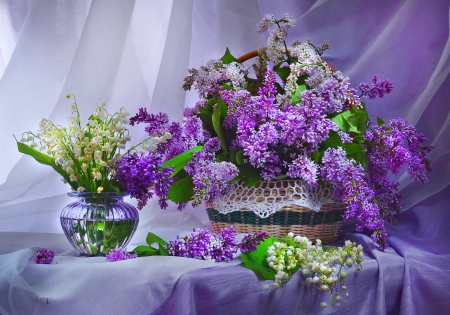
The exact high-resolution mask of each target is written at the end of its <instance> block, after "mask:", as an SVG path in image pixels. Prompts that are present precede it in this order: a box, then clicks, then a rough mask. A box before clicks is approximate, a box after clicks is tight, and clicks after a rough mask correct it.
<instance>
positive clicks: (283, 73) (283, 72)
mask: <svg viewBox="0 0 450 315" xmlns="http://www.w3.org/2000/svg"><path fill="white" fill-rule="evenodd" d="M274 71H275V72H276V73H277V74H278V76H279V77H280V78H281V80H283V82H286V79H287V78H288V76H289V75H290V74H291V68H289V67H277V66H275V67H274Z"/></svg>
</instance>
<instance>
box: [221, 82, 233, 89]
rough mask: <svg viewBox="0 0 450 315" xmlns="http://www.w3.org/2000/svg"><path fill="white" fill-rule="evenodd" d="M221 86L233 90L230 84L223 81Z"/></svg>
mask: <svg viewBox="0 0 450 315" xmlns="http://www.w3.org/2000/svg"><path fill="white" fill-rule="evenodd" d="M222 86H223V87H224V88H225V90H227V91H231V90H234V88H233V87H232V86H231V85H229V84H226V83H225V82H222Z"/></svg>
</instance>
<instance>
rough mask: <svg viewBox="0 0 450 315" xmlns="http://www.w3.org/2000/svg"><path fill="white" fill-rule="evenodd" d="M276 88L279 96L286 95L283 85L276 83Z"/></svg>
mask: <svg viewBox="0 0 450 315" xmlns="http://www.w3.org/2000/svg"><path fill="white" fill-rule="evenodd" d="M275 88H276V89H277V93H278V94H284V92H285V91H284V89H283V87H282V86H281V84H280V83H278V82H275Z"/></svg>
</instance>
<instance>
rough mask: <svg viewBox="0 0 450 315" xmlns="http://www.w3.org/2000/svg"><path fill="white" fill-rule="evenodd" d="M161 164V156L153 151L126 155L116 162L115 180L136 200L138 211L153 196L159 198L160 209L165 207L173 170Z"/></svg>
mask: <svg viewBox="0 0 450 315" xmlns="http://www.w3.org/2000/svg"><path fill="white" fill-rule="evenodd" d="M162 163H163V162H162V158H161V156H160V155H158V154H157V153H156V152H154V151H148V152H147V154H144V153H140V154H138V153H131V154H126V155H124V156H122V158H121V159H120V160H119V161H118V162H117V165H116V179H117V180H118V181H119V182H121V183H122V184H123V185H124V186H125V191H127V192H129V193H130V195H131V197H133V198H135V199H137V200H138V209H142V208H143V207H144V206H145V205H146V204H147V201H148V200H149V199H150V198H152V197H153V195H154V194H155V195H156V196H158V197H159V204H160V206H161V208H164V209H165V208H166V207H167V193H168V190H169V187H170V186H171V185H172V183H173V181H174V179H173V178H169V177H170V175H171V174H172V172H173V168H172V167H163V166H162Z"/></svg>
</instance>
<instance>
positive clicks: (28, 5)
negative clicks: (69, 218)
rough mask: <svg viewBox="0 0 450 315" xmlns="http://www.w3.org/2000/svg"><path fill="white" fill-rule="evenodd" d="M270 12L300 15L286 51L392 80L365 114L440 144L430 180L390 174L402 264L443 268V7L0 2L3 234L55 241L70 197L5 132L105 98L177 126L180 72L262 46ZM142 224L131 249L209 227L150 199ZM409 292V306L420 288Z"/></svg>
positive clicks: (446, 149) (194, 212)
mask: <svg viewBox="0 0 450 315" xmlns="http://www.w3.org/2000/svg"><path fill="white" fill-rule="evenodd" d="M266 13H272V14H274V15H275V16H276V17H280V16H281V15H282V14H284V13H289V14H290V15H291V16H294V17H295V19H296V20H297V26H296V27H295V28H294V30H293V31H292V32H291V33H290V35H289V38H288V42H291V41H292V40H293V39H299V40H303V39H306V38H310V39H311V40H312V41H313V42H314V43H317V44H320V43H321V42H322V41H323V40H329V41H330V43H331V48H330V49H329V50H327V51H326V52H325V54H324V55H323V57H324V59H326V60H327V61H328V62H329V63H330V64H332V65H333V66H334V67H335V68H336V69H338V70H340V71H342V72H343V74H344V76H349V77H350V81H351V83H352V85H353V87H354V88H356V87H357V86H358V84H359V83H361V82H368V81H370V80H371V78H372V76H373V75H377V76H378V78H379V79H386V78H387V79H389V80H390V81H392V82H393V84H394V91H393V93H391V94H390V95H387V96H385V97H384V98H382V99H377V100H375V101H371V102H370V104H369V102H368V111H369V115H370V117H371V118H374V117H375V115H378V116H381V117H383V118H384V119H385V120H388V119H392V118H398V117H402V118H406V119H407V120H408V121H409V123H411V124H413V125H415V126H416V127H417V128H418V129H419V131H421V132H423V133H424V134H425V135H426V136H427V137H428V138H429V139H430V141H429V144H431V145H433V146H435V149H434V150H433V151H432V153H431V159H432V160H433V162H434V171H433V172H432V173H430V174H429V178H430V183H429V184H427V185H421V184H418V183H416V182H414V181H412V180H411V179H409V177H408V176H406V175H407V174H405V172H404V171H402V172H401V174H400V175H399V176H398V178H399V180H400V183H401V192H402V194H403V196H404V210H405V211H407V212H406V213H405V214H404V215H403V218H401V219H400V223H401V224H400V225H399V226H397V227H392V228H389V231H390V233H391V235H392V236H391V238H390V239H389V241H390V243H391V245H393V248H395V249H396V250H397V251H398V252H400V254H401V256H402V257H405V259H407V258H406V257H407V256H408V253H410V252H409V251H406V252H403V250H404V249H405V248H409V249H410V250H412V249H411V248H419V249H420V250H423V251H427V250H429V251H430V252H433V253H434V254H436V255H437V256H433V257H438V258H436V259H437V261H439V262H441V261H442V260H441V259H442V257H441V256H440V255H441V254H437V253H444V252H445V251H441V250H438V249H437V248H441V249H442V248H446V249H449V244H448V241H446V240H445V237H446V238H447V239H448V235H449V234H448V232H447V231H446V229H445V227H444V226H443V225H442V220H443V219H444V218H447V219H449V215H448V203H447V201H448V199H446V198H447V197H446V194H445V193H444V192H445V191H448V186H449V183H450V163H449V159H450V141H449V140H448V137H449V136H450V116H449V113H450V106H449V99H450V76H449V72H450V58H449V54H450V42H449V15H450V1H449V0H433V1H428V2H423V1H419V0H393V1H363V0H345V1H344V0H317V1H316V0H304V1H296V0H282V1H270V0H259V1H258V0H246V1H240V0H216V1H210V0H172V1H169V0H167V1H157V0H149V1H147V0H136V1H131V0H129V1H121V0H113V1H111V0H93V1H89V0H74V1H67V0H52V1H50V0H47V1H45V0H42V1H30V0H0V139H1V141H0V156H1V158H0V232H28V233H61V227H60V224H59V213H60V211H61V209H62V208H63V207H64V205H66V204H67V203H69V202H71V201H72V200H71V199H70V198H69V197H67V195H66V192H67V191H68V190H69V186H68V185H64V184H63V183H62V182H61V180H60V178H59V176H58V175H57V174H56V172H54V171H53V170H52V169H51V168H49V167H46V166H43V165H40V164H38V163H36V162H35V161H34V160H32V159H31V158H30V157H28V156H23V155H22V154H20V153H18V152H17V149H16V142H15V140H14V137H13V135H15V136H16V137H17V138H18V139H20V138H21V135H22V132H24V131H28V130H31V131H36V130H37V129H38V125H39V122H40V120H41V118H43V117H45V118H49V119H51V120H52V121H54V122H55V123H59V124H66V123H67V117H68V116H69V115H70V111H69V106H70V104H71V100H67V99H66V97H65V96H66V94H68V93H73V94H75V95H76V97H77V101H78V106H79V109H80V112H81V116H82V117H81V119H82V121H86V120H87V118H88V117H89V115H90V114H92V113H93V111H94V109H95V108H96V107H97V106H98V105H99V104H100V103H101V102H106V108H107V110H108V111H109V112H115V111H117V110H118V109H119V108H120V107H122V106H125V107H126V108H127V110H128V112H129V113H130V114H131V115H134V114H135V113H136V112H137V111H138V109H139V108H140V107H147V108H148V109H149V111H150V112H153V113H156V112H159V111H165V112H167V113H168V114H169V116H170V118H171V119H173V120H177V121H180V120H181V118H182V113H183V109H184V108H185V107H187V106H193V105H194V104H195V102H196V94H195V92H192V91H191V92H185V91H184V90H183V89H182V88H181V85H182V83H183V78H184V77H185V76H186V75H187V69H189V68H193V67H194V68H198V67H199V66H201V65H202V64H204V63H205V62H206V61H207V60H209V59H213V58H220V57H221V56H222V55H223V53H224V52H225V49H226V47H229V48H230V51H231V52H232V54H233V55H235V56H240V55H243V54H244V53H247V52H249V51H251V50H254V49H256V48H259V47H262V46H264V45H265V42H266V37H265V36H264V35H259V34H257V33H256V24H257V23H258V22H259V21H260V20H261V18H262V17H263V16H264V14H266ZM131 136H132V142H133V143H137V142H138V141H140V140H142V139H143V138H144V137H145V132H144V130H143V128H140V126H137V127H134V128H131ZM131 202H134V201H131ZM408 212H410V214H408ZM140 215H141V219H140V226H139V228H138V231H137V233H136V235H135V237H134V239H133V240H132V243H135V244H142V243H143V242H144V241H145V235H146V233H147V232H148V231H150V230H152V231H160V232H161V233H162V234H163V235H166V237H170V238H173V237H174V236H175V235H176V234H177V232H178V231H179V230H180V229H190V228H191V227H192V226H203V225H207V224H208V222H207V218H206V216H205V213H204V208H202V207H198V208H195V209H192V208H188V209H187V210H186V211H184V212H178V211H177V210H176V209H175V207H174V205H170V207H169V209H167V210H160V209H159V208H158V205H157V202H156V201H155V200H152V201H151V202H150V203H149V204H148V205H147V206H146V207H145V208H144V209H143V210H142V211H141V212H140ZM407 219H408V220H407ZM19 234H20V233H19ZM443 235H444V236H445V237H444V236H443ZM8 241H10V242H14V241H13V240H0V242H1V243H2V244H7V243H8ZM46 241H48V240H46V239H45V238H44V239H42V240H41V241H39V240H38V239H36V240H35V243H33V244H29V245H30V246H31V245H33V246H45V243H46ZM430 244H432V245H430ZM416 245H417V246H416ZM428 245H430V246H435V247H433V248H435V249H436V251H433V250H430V249H429V248H430V247H427V246H428ZM447 252H448V250H447ZM446 255H447V256H445V258H446V259H447V260H448V259H449V256H448V254H446ZM439 264H440V263H437V265H439ZM413 266H416V265H413ZM409 268H418V267H409ZM439 268H440V267H439ZM442 268H444V267H442ZM446 268H447V270H448V267H446ZM419 269H420V268H419ZM408 270H409V269H408V268H406V269H405V273H406V272H408ZM446 277H447V280H449V279H448V274H447V276H446ZM449 282H450V281H447V283H449ZM441 288H443V287H441ZM446 288H448V285H447V287H446ZM408 290H410V291H404V294H406V295H407V296H409V298H410V299H412V298H413V297H414V294H415V293H414V292H416V291H415V290H416V289H414V288H409V289H408ZM417 290H419V289H417ZM408 292H409V293H408ZM443 294H444V293H442V294H441V295H439V293H438V294H437V296H435V297H434V298H431V300H429V301H434V302H435V301H438V300H439V301H441V298H445V295H443ZM447 298H448V296H447ZM434 302H433V303H431V302H430V303H428V304H427V303H425V302H424V303H425V304H424V305H422V306H423V307H424V308H426V307H429V306H430V305H436V304H435V303H434ZM441 302H442V301H441ZM405 303H406V302H405ZM437 303H439V302H437ZM0 304H1V303H0ZM0 313H1V312H0ZM405 314H406V313H405Z"/></svg>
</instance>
